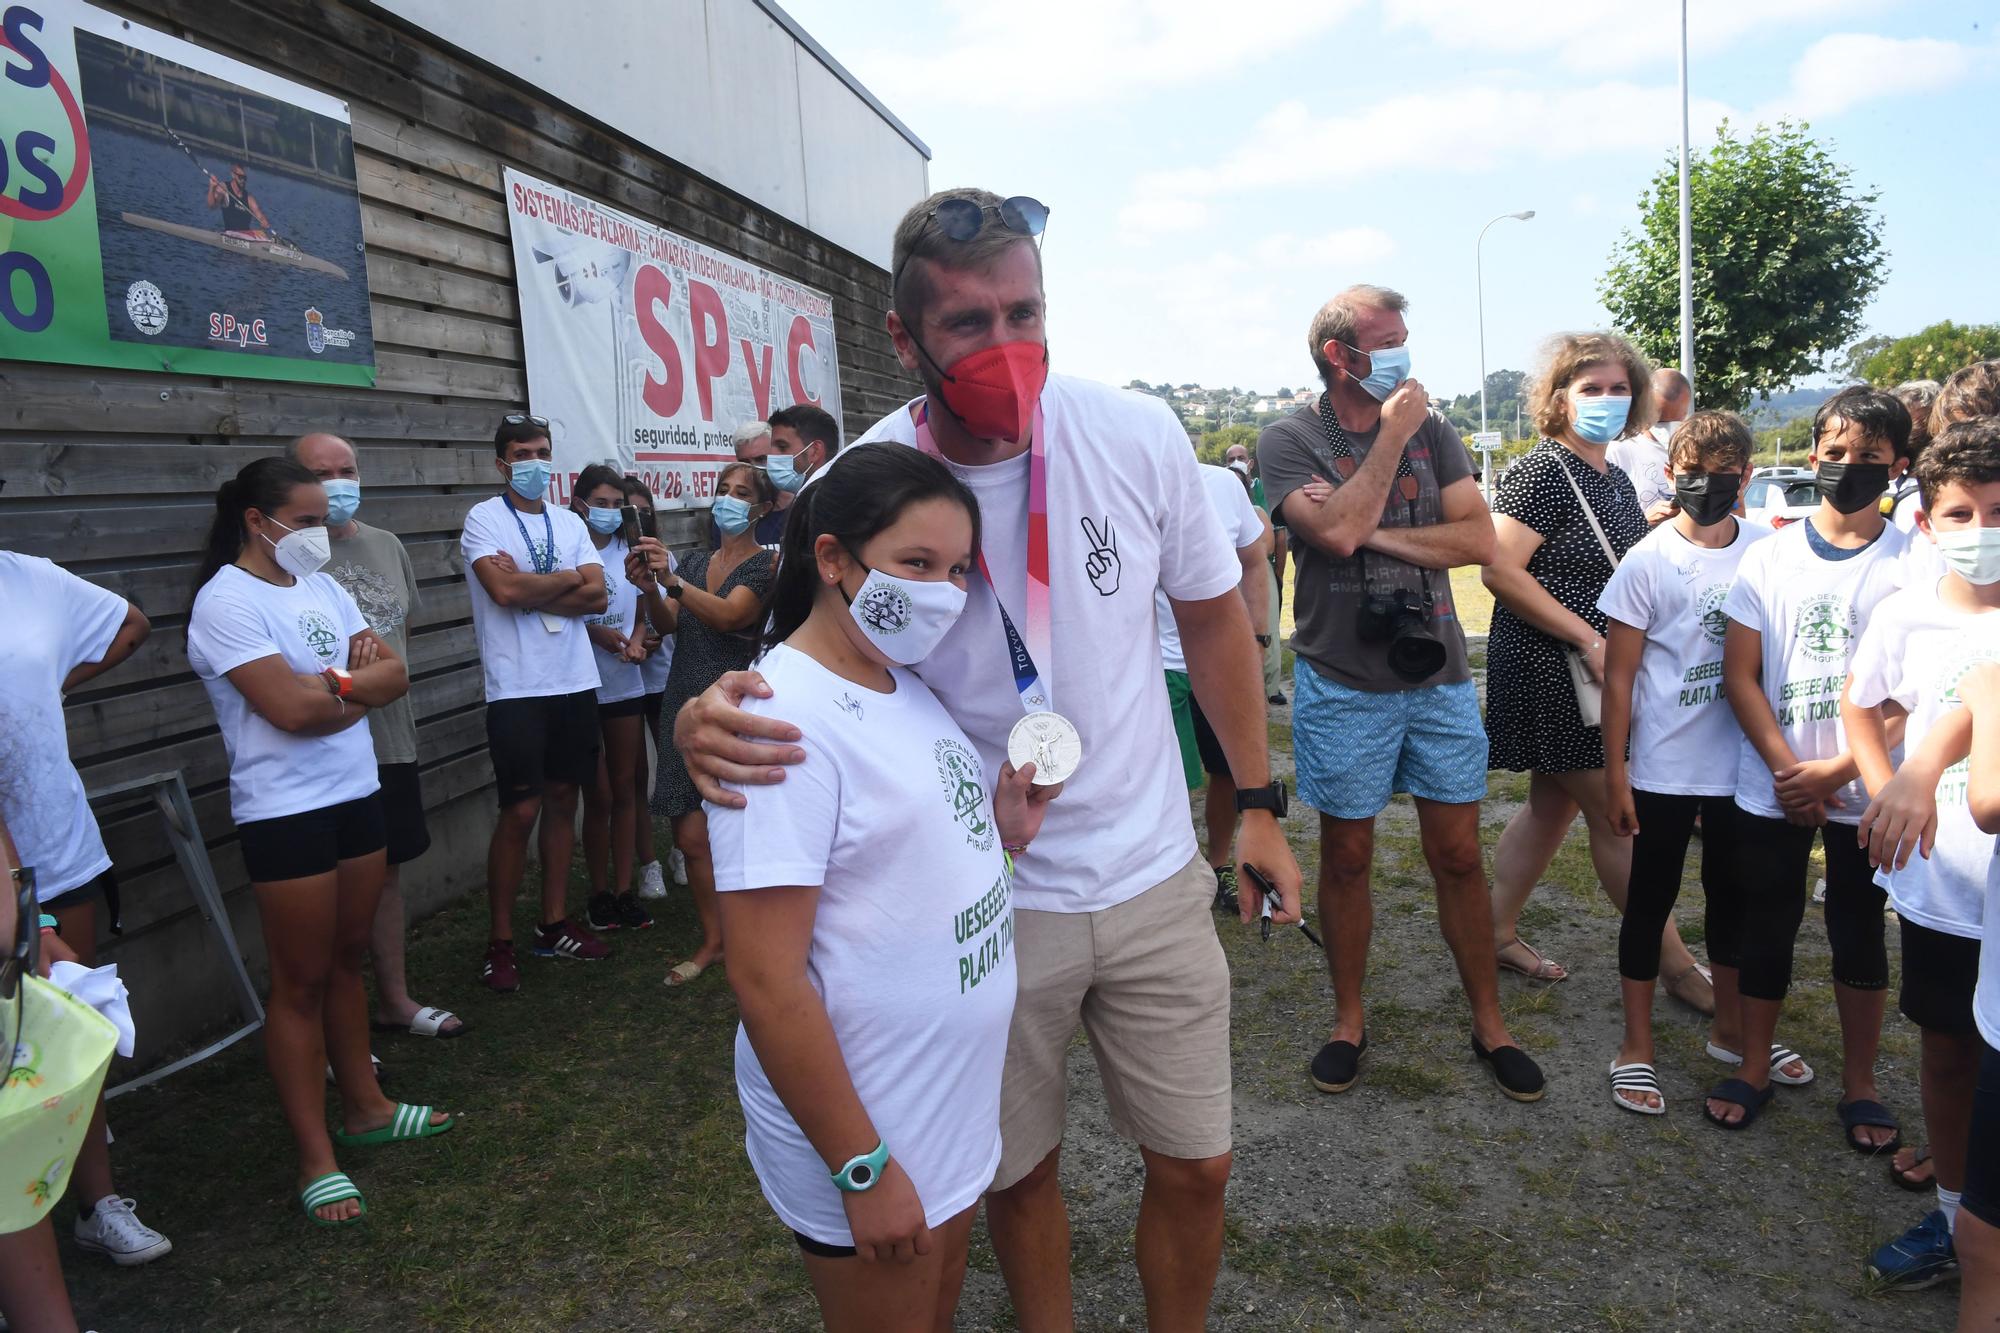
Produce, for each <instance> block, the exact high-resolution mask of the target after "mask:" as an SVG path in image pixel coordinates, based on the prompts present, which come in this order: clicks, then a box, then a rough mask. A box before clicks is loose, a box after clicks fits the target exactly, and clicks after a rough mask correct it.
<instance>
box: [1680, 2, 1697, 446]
mask: <svg viewBox="0 0 2000 1333" xmlns="http://www.w3.org/2000/svg"><path fill="white" fill-rule="evenodd" d="M1680 189H1681V199H1680V203H1681V217H1680V224H1681V226H1680V231H1681V235H1680V243H1681V246H1680V261H1681V265H1680V266H1681V374H1683V375H1685V376H1687V382H1688V406H1689V407H1690V408H1692V407H1693V406H1694V404H1695V402H1696V397H1695V394H1696V391H1697V389H1698V387H1699V386H1697V385H1696V384H1695V379H1694V220H1693V219H1692V218H1691V217H1690V216H1689V206H1690V204H1691V203H1692V201H1693V193H1692V191H1691V190H1690V189H1689V180H1688V7H1687V0H1681V178H1680Z"/></svg>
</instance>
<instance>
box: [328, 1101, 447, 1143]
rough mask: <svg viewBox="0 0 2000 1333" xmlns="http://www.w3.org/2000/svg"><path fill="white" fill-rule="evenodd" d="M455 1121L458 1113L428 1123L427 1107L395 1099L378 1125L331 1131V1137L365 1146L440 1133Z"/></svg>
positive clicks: (429, 1120)
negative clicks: (348, 1131)
mask: <svg viewBox="0 0 2000 1333" xmlns="http://www.w3.org/2000/svg"><path fill="white" fill-rule="evenodd" d="M457 1123H458V1117H457V1116H453V1117H452V1118H451V1119H449V1120H446V1121H443V1122H442V1123H440V1124H435V1125H434V1124H432V1123H431V1108H430V1107H428V1106H412V1105H410V1104H409V1103H408V1102H397V1103H396V1114H395V1115H394V1116H392V1117H391V1118H390V1120H389V1123H388V1124H386V1125H384V1126H382V1128H380V1129H371V1130H369V1131H368V1132H367V1133H365V1134H346V1133H342V1132H341V1131H339V1130H335V1131H334V1135H333V1141H334V1142H335V1143H338V1144H340V1145H341V1146H342V1147H344V1148H365V1147H368V1146H369V1145H371V1144H376V1143H400V1142H402V1141H403V1140H405V1139H427V1138H430V1137H431V1136H432V1135H434V1134H443V1133H445V1132H446V1131H448V1130H450V1129H451V1128H452V1127H453V1126H454V1125H456V1124H457Z"/></svg>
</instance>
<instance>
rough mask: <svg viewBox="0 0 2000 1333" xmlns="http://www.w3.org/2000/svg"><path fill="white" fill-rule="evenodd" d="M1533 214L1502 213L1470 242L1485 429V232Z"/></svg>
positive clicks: (1531, 211) (1527, 210) (1526, 211)
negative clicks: (1475, 296) (1477, 313)
mask: <svg viewBox="0 0 2000 1333" xmlns="http://www.w3.org/2000/svg"><path fill="white" fill-rule="evenodd" d="M1533 216H1535V210H1534V209H1532V208H1524V209H1522V210H1521V211H1520V212H1518V213H1502V214H1501V215H1500V216H1499V217H1497V218H1494V219H1493V220H1492V222H1488V223H1487V224H1486V226H1485V227H1481V228H1480V229H1479V239H1478V240H1476V241H1474V242H1473V243H1472V270H1473V286H1474V287H1475V288H1476V289H1477V291H1478V294H1479V429H1480V431H1481V432H1484V431H1485V429H1486V253H1485V249H1484V247H1485V245H1486V232H1487V228H1489V227H1491V226H1492V225H1493V223H1494V222H1505V221H1506V220H1507V219H1508V218H1513V219H1514V220H1515V221H1517V222H1526V221H1527V220H1528V219H1529V218H1531V217H1533Z"/></svg>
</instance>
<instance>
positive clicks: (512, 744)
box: [486, 690, 600, 808]
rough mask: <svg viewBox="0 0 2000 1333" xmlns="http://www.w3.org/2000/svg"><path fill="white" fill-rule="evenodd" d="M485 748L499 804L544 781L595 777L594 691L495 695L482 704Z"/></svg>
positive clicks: (534, 791)
mask: <svg viewBox="0 0 2000 1333" xmlns="http://www.w3.org/2000/svg"><path fill="white" fill-rule="evenodd" d="M486 748H487V753H488V754H489V755H490V756H491V757H492V760H493V780H494V783H495V786H496V789H497V795H498V796H499V798H500V805H501V806H502V808H505V807H506V806H510V805H515V804H518V803H519V802H521V801H524V800H526V799H527V798H528V797H530V796H540V795H541V794H542V789H543V788H544V787H547V786H550V785H555V786H563V787H581V786H583V785H584V784H586V783H589V782H594V781H596V780H597V751H598V750H599V748H600V742H599V739H598V734H597V691H596V690H578V691H577V692H576V693H575V694H544V695H536V696H533V697H531V698H526V699H501V700H498V701H496V702H494V703H489V704H487V705H486Z"/></svg>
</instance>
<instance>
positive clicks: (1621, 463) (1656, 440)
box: [1604, 421, 1680, 791]
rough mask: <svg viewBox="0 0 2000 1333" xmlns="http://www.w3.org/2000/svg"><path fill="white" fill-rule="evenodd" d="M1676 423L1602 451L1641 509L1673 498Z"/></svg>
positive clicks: (1620, 442) (1617, 442)
mask: <svg viewBox="0 0 2000 1333" xmlns="http://www.w3.org/2000/svg"><path fill="white" fill-rule="evenodd" d="M1679 424H1680V423H1679V422H1673V421H1663V422H1661V423H1659V424H1658V425H1656V426H1654V427H1653V428H1652V429H1651V430H1649V431H1646V432H1644V433H1643V434H1639V435H1634V436H1632V437H1631V438H1630V439H1625V440H1613V441H1612V442H1611V446H1610V447H1609V448H1608V449H1606V450H1605V451H1604V457H1605V458H1606V459H1607V460H1609V461H1610V462H1611V463H1612V464H1613V465H1614V466H1616V467H1618V468H1619V469H1621V470H1622V471H1623V472H1624V473H1625V475H1626V476H1627V477H1630V478H1631V479H1632V489H1633V490H1635V491H1637V492H1638V493H1639V507H1640V508H1641V509H1651V508H1652V507H1653V506H1654V505H1656V504H1658V503H1659V502H1660V501H1662V500H1671V499H1673V498H1674V483H1673V479H1672V478H1671V477H1669V476H1668V475H1667V457H1668V454H1667V441H1669V440H1670V439H1672V438H1673V428H1674V427H1675V426H1677V425H1679ZM1646 790H1647V791H1651V790H1653V789H1652V788H1651V787H1648V788H1646Z"/></svg>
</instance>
